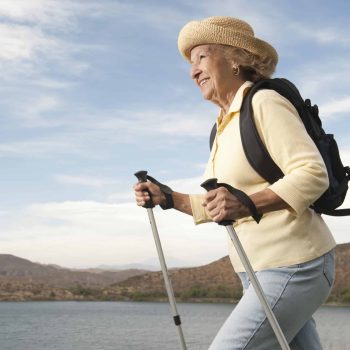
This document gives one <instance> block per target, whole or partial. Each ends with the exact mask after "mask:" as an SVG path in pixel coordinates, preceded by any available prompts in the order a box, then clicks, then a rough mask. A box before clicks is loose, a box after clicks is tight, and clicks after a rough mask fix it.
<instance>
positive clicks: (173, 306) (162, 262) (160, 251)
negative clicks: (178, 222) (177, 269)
mask: <svg viewBox="0 0 350 350" xmlns="http://www.w3.org/2000/svg"><path fill="white" fill-rule="evenodd" d="M147 213H148V218H149V222H150V224H151V227H152V232H153V238H154V242H155V244H156V248H157V252H158V257H159V262H160V266H161V268H162V273H163V278H164V283H165V288H166V291H167V294H168V298H169V302H170V306H171V310H172V314H173V318H174V322H175V325H176V328H177V330H178V333H179V337H180V342H181V348H182V350H187V347H186V343H185V337H184V335H183V332H182V328H181V321H180V316H179V314H178V312H177V307H176V302H175V296H174V291H173V287H172V285H171V281H170V278H169V273H168V269H167V266H166V262H165V258H164V254H163V249H162V244H161V242H160V239H159V234H158V229H157V224H156V221H155V219H154V214H153V210H152V208H147Z"/></svg>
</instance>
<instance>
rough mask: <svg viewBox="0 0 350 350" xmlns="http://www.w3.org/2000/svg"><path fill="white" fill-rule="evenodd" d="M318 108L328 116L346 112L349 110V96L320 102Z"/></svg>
mask: <svg viewBox="0 0 350 350" xmlns="http://www.w3.org/2000/svg"><path fill="white" fill-rule="evenodd" d="M320 108H321V110H322V114H324V115H329V116H333V115H334V114H339V113H348V112H349V110H350V96H349V97H345V98H340V99H338V100H336V101H332V102H328V103H325V104H322V105H321V106H320Z"/></svg>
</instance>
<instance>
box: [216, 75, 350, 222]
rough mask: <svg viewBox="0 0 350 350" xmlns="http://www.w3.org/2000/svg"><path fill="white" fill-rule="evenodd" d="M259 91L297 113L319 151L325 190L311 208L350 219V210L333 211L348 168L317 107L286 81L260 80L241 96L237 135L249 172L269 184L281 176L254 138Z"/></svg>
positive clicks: (339, 200) (349, 176) (349, 173)
mask: <svg viewBox="0 0 350 350" xmlns="http://www.w3.org/2000/svg"><path fill="white" fill-rule="evenodd" d="M261 89H271V90H275V91H277V92H278V93H279V94H280V95H282V96H284V97H285V98H286V99H288V100H289V101H290V102H291V103H292V104H293V106H294V107H295V108H296V110H297V111H298V113H299V115H300V118H301V119H302V121H303V123H304V125H305V128H306V130H307V132H308V134H309V135H310V136H311V138H312V139H313V141H314V142H315V144H316V146H317V148H318V150H319V151H320V153H321V155H322V157H323V160H324V162H325V165H326V167H327V172H328V177H329V188H328V189H327V191H326V192H325V193H323V195H322V196H321V197H320V198H319V199H318V200H317V201H316V202H315V203H314V204H313V205H312V206H311V208H312V209H314V210H315V211H316V212H317V213H319V214H326V215H332V216H345V215H350V209H337V210H336V208H338V207H339V206H340V205H341V204H342V203H343V202H344V199H345V196H346V192H347V190H348V182H349V180H350V168H349V167H348V166H346V167H345V166H344V165H343V164H342V161H341V159H340V155H339V149H338V146H337V143H336V141H335V139H334V137H333V135H332V134H326V133H325V131H324V130H323V128H322V122H321V119H320V117H319V115H318V107H317V105H314V106H312V105H311V101H310V100H309V99H307V100H305V101H304V100H303V98H302V97H301V95H300V93H299V91H298V89H297V88H296V87H295V86H294V84H292V83H291V82H290V81H289V80H287V79H281V78H275V79H264V80H260V81H258V82H257V83H255V84H254V85H253V86H252V88H251V89H250V90H249V92H248V94H247V95H246V96H245V98H244V100H243V103H242V107H241V111H240V132H241V139H242V145H243V149H244V152H245V155H246V157H247V159H248V162H249V163H250V165H251V166H252V167H253V169H254V170H255V171H256V172H257V173H258V174H259V175H260V176H261V177H262V178H264V179H265V180H266V181H268V182H269V183H271V184H272V183H274V182H276V181H277V180H278V179H280V178H282V177H283V176H284V174H283V172H282V171H281V169H280V168H279V167H278V166H277V165H276V163H275V162H274V161H273V160H272V158H271V157H270V155H269V153H268V151H267V149H266V147H265V145H264V144H263V142H262V141H261V139H260V136H259V134H258V131H257V128H256V125H255V121H254V117H253V108H252V98H253V95H254V94H255V93H256V92H257V91H258V90H261ZM215 135H216V124H214V126H213V128H212V130H211V134H210V149H211V148H212V145H213V142H214V139H215Z"/></svg>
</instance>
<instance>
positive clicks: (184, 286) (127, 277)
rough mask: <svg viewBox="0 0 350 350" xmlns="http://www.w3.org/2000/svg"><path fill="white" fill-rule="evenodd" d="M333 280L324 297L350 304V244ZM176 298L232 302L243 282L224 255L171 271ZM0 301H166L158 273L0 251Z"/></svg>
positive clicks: (341, 253)
mask: <svg viewBox="0 0 350 350" xmlns="http://www.w3.org/2000/svg"><path fill="white" fill-rule="evenodd" d="M336 255H337V269H336V281H335V285H334V288H333V291H332V294H331V295H330V297H329V299H328V302H329V303H335V304H340V303H341V304H350V243H346V244H341V245H338V246H337V248H336ZM169 274H170V277H171V281H172V285H173V289H174V292H175V296H176V298H177V300H179V301H180V300H182V301H209V302H210V301H213V302H214V301H215V302H220V301H225V302H236V301H238V300H239V298H240V297H241V284H240V281H239V278H238V276H237V275H236V274H235V273H234V271H233V269H232V266H231V263H230V261H229V258H228V257H227V256H226V257H224V258H221V259H219V260H217V261H214V262H212V263H210V264H207V265H204V266H200V267H191V268H178V269H171V270H170V271H169ZM0 300H167V296H166V293H165V288H164V283H163V277H162V273H161V272H160V271H158V272H149V271H144V270H124V271H104V270H101V269H93V270H91V269H90V270H85V271H82V270H70V269H65V268H61V267H59V266H52V265H42V264H37V263H32V262H30V261H28V260H25V259H21V258H18V257H15V256H12V255H4V254H3V255H0Z"/></svg>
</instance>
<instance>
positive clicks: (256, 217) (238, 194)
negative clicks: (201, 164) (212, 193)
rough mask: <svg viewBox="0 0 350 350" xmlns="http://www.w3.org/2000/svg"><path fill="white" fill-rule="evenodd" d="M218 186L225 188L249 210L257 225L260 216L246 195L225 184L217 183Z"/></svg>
mask: <svg viewBox="0 0 350 350" xmlns="http://www.w3.org/2000/svg"><path fill="white" fill-rule="evenodd" d="M218 186H219V187H225V188H227V189H228V190H229V191H230V192H231V193H232V194H233V195H234V196H235V197H237V198H238V199H239V200H240V201H241V202H242V203H243V204H244V205H245V206H246V207H248V208H249V210H250V213H251V216H252V218H253V219H254V220H255V221H256V223H259V221H260V219H261V218H262V214H260V213H258V209H257V208H256V206H255V204H254V202H253V201H252V200H251V199H250V197H249V196H248V195H247V194H245V193H244V192H243V191H241V190H238V189H237V188H234V187H232V186H230V185H228V184H225V183H218Z"/></svg>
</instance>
